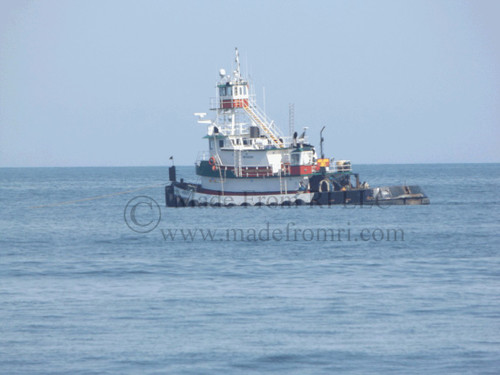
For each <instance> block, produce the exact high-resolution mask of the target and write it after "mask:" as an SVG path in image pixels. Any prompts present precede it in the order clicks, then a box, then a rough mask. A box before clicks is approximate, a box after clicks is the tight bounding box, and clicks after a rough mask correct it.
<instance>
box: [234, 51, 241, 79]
mask: <svg viewBox="0 0 500 375" xmlns="http://www.w3.org/2000/svg"><path fill="white" fill-rule="evenodd" d="M235 53H236V58H235V62H236V71H235V75H236V78H238V79H239V78H240V54H239V52H238V47H236V48H235Z"/></svg>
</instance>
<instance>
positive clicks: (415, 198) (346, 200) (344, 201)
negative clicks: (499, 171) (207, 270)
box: [165, 182, 430, 207]
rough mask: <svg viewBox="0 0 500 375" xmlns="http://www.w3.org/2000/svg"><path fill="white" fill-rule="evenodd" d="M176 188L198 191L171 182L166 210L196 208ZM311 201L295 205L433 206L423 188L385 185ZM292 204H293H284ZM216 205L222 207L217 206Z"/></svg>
mask: <svg viewBox="0 0 500 375" xmlns="http://www.w3.org/2000/svg"><path fill="white" fill-rule="evenodd" d="M174 186H175V187H177V188H179V189H182V190H186V191H198V190H199V189H200V186H199V185H195V184H189V183H185V182H172V183H171V184H170V185H167V186H166V187H165V202H166V206H167V207H193V206H197V205H198V203H197V202H196V201H194V200H190V199H186V198H182V197H180V196H178V195H176V194H175V191H174ZM310 194H311V195H312V198H311V202H310V203H305V202H303V201H302V200H298V201H297V202H296V203H292V204H294V205H295V204H296V205H319V206H332V205H358V206H363V205H366V206H373V205H381V206H382V205H383V206H388V205H426V204H430V200H429V198H428V197H427V196H426V195H425V193H424V192H423V191H422V189H421V188H420V186H417V185H412V186H402V185H401V186H386V187H379V188H368V189H351V190H344V191H327V192H314V193H313V192H311V193H310ZM285 203H287V204H288V205H290V202H285ZM213 206H220V204H214V205H213Z"/></svg>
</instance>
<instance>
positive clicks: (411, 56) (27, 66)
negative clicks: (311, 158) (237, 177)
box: [0, 0, 500, 167]
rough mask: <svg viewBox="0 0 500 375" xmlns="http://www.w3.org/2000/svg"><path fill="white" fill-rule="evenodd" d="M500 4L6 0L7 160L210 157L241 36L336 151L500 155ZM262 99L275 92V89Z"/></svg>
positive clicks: (157, 161)
mask: <svg viewBox="0 0 500 375" xmlns="http://www.w3.org/2000/svg"><path fill="white" fill-rule="evenodd" d="M499 19H500V1H480V0H479V1H477V0H475V1H458V0H453V1H441V0H432V1H423V0H422V1H299V2H297V1H186V0H183V1H134V2H127V1H62V0H61V1H22V0H15V1H14V0H13V1H5V0H0V166H2V167H7V166H12V167H14V166H133V165H164V164H167V163H168V158H169V157H170V155H175V159H176V162H177V164H182V165H190V164H192V163H194V161H195V159H196V156H197V153H198V151H200V150H204V149H206V148H207V145H206V140H203V139H202V136H203V135H204V134H205V126H204V125H200V124H197V123H196V119H195V117H194V116H193V113H194V112H209V111H208V104H209V98H210V97H211V96H214V94H215V88H214V85H215V83H216V81H217V79H218V70H219V68H226V70H229V69H231V67H232V62H233V59H234V47H236V46H237V47H238V48H239V50H240V56H241V61H242V69H243V71H244V72H249V73H250V74H251V76H252V78H253V82H254V84H255V86H256V92H257V94H261V93H262V90H263V87H265V92H266V109H267V113H268V115H269V117H271V118H272V119H274V120H275V122H276V123H277V124H278V125H279V126H280V127H281V128H282V129H283V130H287V129H288V105H289V103H295V125H296V128H299V129H300V128H302V127H303V126H308V127H309V131H308V132H309V135H310V137H311V138H310V140H311V141H312V142H313V143H315V144H318V140H319V130H320V129H321V127H322V126H326V127H327V129H326V131H325V140H326V143H325V146H326V147H325V148H326V153H327V154H328V156H330V157H336V158H346V159H351V160H352V162H353V164H360V163H421V162H425V163H428V162H439V163H441V162H500V147H499V146H500V38H499V35H500V22H499ZM260 99H262V98H260Z"/></svg>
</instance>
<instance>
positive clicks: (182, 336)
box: [0, 164, 500, 375]
mask: <svg viewBox="0 0 500 375" xmlns="http://www.w3.org/2000/svg"><path fill="white" fill-rule="evenodd" d="M354 168H355V170H356V171H358V172H359V173H360V174H361V180H362V181H365V180H366V181H368V182H369V183H370V185H371V186H383V185H391V184H402V183H406V184H418V185H420V186H421V187H422V188H423V190H424V191H425V192H426V193H427V195H428V196H429V198H430V201H431V204H430V205H429V206H390V207H376V206H375V207H371V208H369V207H351V206H345V207H344V206H335V207H309V206H303V207H231V208H206V207H194V208H167V207H165V198H164V190H163V186H164V185H165V183H167V180H168V169H167V167H135V168H3V169H0V209H1V211H0V212H1V215H0V229H1V236H0V373H1V374H9V375H11V374H225V373H227V374H262V373H280V374H281V373H282V374H332V373H343V374H422V373H425V374H427V375H429V374H471V373H473V374H498V373H499V371H500V210H499V208H500V195H499V188H500V164H425V165H360V166H354ZM178 177H182V178H185V179H186V180H195V175H194V168H193V167H179V168H178ZM130 202H132V203H130ZM133 202H138V204H135V206H134V205H133ZM131 204H132V205H131ZM131 207H132V208H131ZM132 212H133V214H132Z"/></svg>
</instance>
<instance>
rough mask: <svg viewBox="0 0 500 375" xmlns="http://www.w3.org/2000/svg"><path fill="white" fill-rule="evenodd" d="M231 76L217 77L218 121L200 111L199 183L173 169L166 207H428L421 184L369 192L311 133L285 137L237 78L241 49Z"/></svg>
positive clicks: (244, 82) (348, 165) (246, 84)
mask: <svg viewBox="0 0 500 375" xmlns="http://www.w3.org/2000/svg"><path fill="white" fill-rule="evenodd" d="M235 54H236V57H235V65H236V68H235V70H234V71H233V72H232V74H227V73H226V71H225V70H224V69H220V71H219V75H220V78H219V81H218V83H217V96H216V97H215V98H212V100H211V106H210V107H211V108H210V109H211V110H213V111H215V119H213V120H210V119H205V117H206V113H195V114H194V115H195V116H197V117H198V123H201V124H206V125H207V134H206V135H205V137H204V138H205V139H207V141H208V152H202V153H201V154H200V155H199V156H198V159H197V160H196V163H195V166H196V174H197V175H198V176H199V179H200V181H199V183H188V182H184V180H183V179H181V180H180V181H177V179H176V169H175V166H171V167H170V169H169V179H170V184H169V185H167V186H166V187H165V198H166V205H167V207H189V206H190V207H193V206H262V205H266V206H271V205H339V204H355V205H375V204H377V205H418V204H429V198H428V197H427V196H426V195H425V194H424V192H423V191H422V189H421V188H420V187H419V186H416V185H411V186H406V185H401V186H387V187H375V188H371V187H370V186H369V185H368V184H367V183H366V182H363V183H360V179H359V174H358V173H354V172H353V171H352V167H351V162H350V161H349V160H336V161H335V160H334V159H329V158H325V156H324V154H323V135H322V133H323V130H324V127H323V129H322V130H321V133H320V139H321V143H320V147H321V153H320V157H318V155H317V153H316V150H315V148H314V147H313V146H312V145H311V144H310V143H309V142H308V141H307V137H306V134H305V133H306V131H305V129H304V132H303V133H302V134H301V135H300V136H299V135H298V133H297V132H294V133H293V134H291V135H288V136H286V135H285V134H284V133H283V132H282V131H281V130H280V129H279V128H278V127H277V126H276V124H275V123H274V121H271V120H270V119H269V118H268V117H267V116H266V114H265V113H264V111H262V110H261V109H260V108H259V107H258V105H257V101H256V96H255V94H253V93H252V90H251V88H252V87H251V85H250V82H249V81H248V80H247V79H245V78H244V77H243V76H242V75H241V72H240V61H239V54H238V49H237V48H236V51H235Z"/></svg>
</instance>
